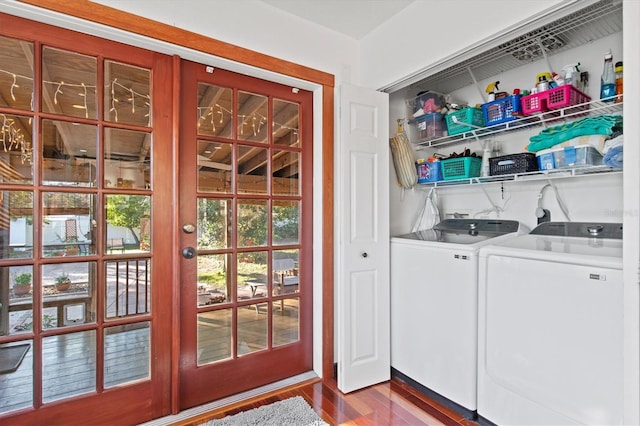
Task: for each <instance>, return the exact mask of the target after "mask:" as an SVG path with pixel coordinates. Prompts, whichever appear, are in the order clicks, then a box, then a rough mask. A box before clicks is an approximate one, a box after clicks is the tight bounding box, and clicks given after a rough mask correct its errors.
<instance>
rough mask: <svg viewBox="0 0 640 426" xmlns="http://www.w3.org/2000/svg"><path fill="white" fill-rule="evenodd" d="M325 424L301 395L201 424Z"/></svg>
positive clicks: (226, 425)
mask: <svg viewBox="0 0 640 426" xmlns="http://www.w3.org/2000/svg"><path fill="white" fill-rule="evenodd" d="M237 425H242V426H249V425H255V426H258V425H259V426H271V425H273V426H325V425H328V423H326V422H325V421H324V420H322V418H321V417H320V416H318V415H317V414H316V412H315V411H313V409H312V408H311V407H310V406H309V404H307V401H305V400H304V398H303V397H301V396H294V397H293V398H289V399H285V400H284V401H278V402H274V403H273V404H269V405H263V406H262V407H258V408H253V409H251V410H248V411H243V412H241V413H238V414H235V415H233V416H227V417H224V418H222V419H216V420H210V421H208V422H206V423H202V425H201V426H237Z"/></svg>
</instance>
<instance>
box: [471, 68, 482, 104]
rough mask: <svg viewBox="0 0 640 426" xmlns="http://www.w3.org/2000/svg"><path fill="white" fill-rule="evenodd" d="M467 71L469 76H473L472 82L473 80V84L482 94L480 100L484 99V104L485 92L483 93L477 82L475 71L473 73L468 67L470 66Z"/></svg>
mask: <svg viewBox="0 0 640 426" xmlns="http://www.w3.org/2000/svg"><path fill="white" fill-rule="evenodd" d="M467 71H469V75H470V76H471V80H473V84H474V85H475V86H476V89H478V93H480V99H482V101H483V102H484V92H483V91H482V89H481V88H480V86H478V80H476V76H475V75H473V71H471V67H470V66H468V65H467Z"/></svg>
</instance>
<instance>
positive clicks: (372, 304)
mask: <svg viewBox="0 0 640 426" xmlns="http://www.w3.org/2000/svg"><path fill="white" fill-rule="evenodd" d="M340 95H341V96H340V108H341V109H340V111H341V114H340V120H341V137H340V142H339V144H338V146H340V149H339V151H338V153H337V156H338V161H337V162H336V163H337V164H338V167H337V171H338V172H337V173H338V176H337V178H336V182H337V186H336V193H337V195H338V196H337V199H338V200H339V205H338V209H339V210H338V212H339V213H338V218H337V221H336V223H337V230H338V238H337V247H336V254H337V256H336V268H337V274H336V276H337V280H336V297H337V304H336V306H337V324H336V332H337V336H336V346H337V350H338V387H339V388H340V390H341V391H343V392H350V391H353V390H356V389H360V388H363V387H366V386H369V385H372V384H375V383H379V382H382V381H386V380H389V378H390V309H389V201H388V199H389V184H388V178H389V128H388V115H389V100H388V95H387V94H386V93H381V92H376V91H373V90H369V89H362V88H357V87H354V86H342V87H341V93H340Z"/></svg>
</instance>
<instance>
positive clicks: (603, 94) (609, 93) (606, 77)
mask: <svg viewBox="0 0 640 426" xmlns="http://www.w3.org/2000/svg"><path fill="white" fill-rule="evenodd" d="M615 95H616V73H615V72H614V70H613V55H612V54H611V50H609V52H608V53H607V54H606V55H604V68H603V70H602V77H601V78H600V99H607V98H611V99H607V100H606V101H607V102H613V100H614V98H613V96H615Z"/></svg>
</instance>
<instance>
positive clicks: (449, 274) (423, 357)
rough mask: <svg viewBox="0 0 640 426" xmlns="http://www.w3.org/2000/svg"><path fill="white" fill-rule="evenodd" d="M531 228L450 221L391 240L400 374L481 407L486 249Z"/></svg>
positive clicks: (460, 404) (462, 406)
mask: <svg viewBox="0 0 640 426" xmlns="http://www.w3.org/2000/svg"><path fill="white" fill-rule="evenodd" d="M527 231H528V229H524V228H523V227H521V225H520V224H519V222H517V221H509V220H474V219H447V220H444V221H442V222H440V223H439V224H438V225H437V226H436V227H435V228H434V229H433V230H428V231H418V232H416V233H412V234H407V235H401V236H398V237H393V238H391V366H392V367H393V369H394V370H395V371H394V374H396V375H397V376H398V375H399V376H400V377H401V378H405V379H407V378H408V379H409V380H410V381H413V382H415V383H417V384H418V385H420V386H421V387H424V388H426V389H424V391H426V392H435V395H432V396H436V397H438V396H440V397H443V398H442V399H441V402H445V403H450V402H453V403H454V404H448V405H450V406H451V408H454V409H457V410H458V411H461V412H462V413H463V414H465V415H467V417H473V416H475V409H476V369H477V357H476V352H477V331H478V323H477V306H478V279H477V278H478V250H479V249H480V247H481V246H483V245H485V244H489V243H490V242H493V241H500V240H503V239H506V238H511V237H513V236H515V235H517V234H518V233H519V232H520V233H524V232H527ZM397 373H399V374H397ZM415 383H414V384H415Z"/></svg>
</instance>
